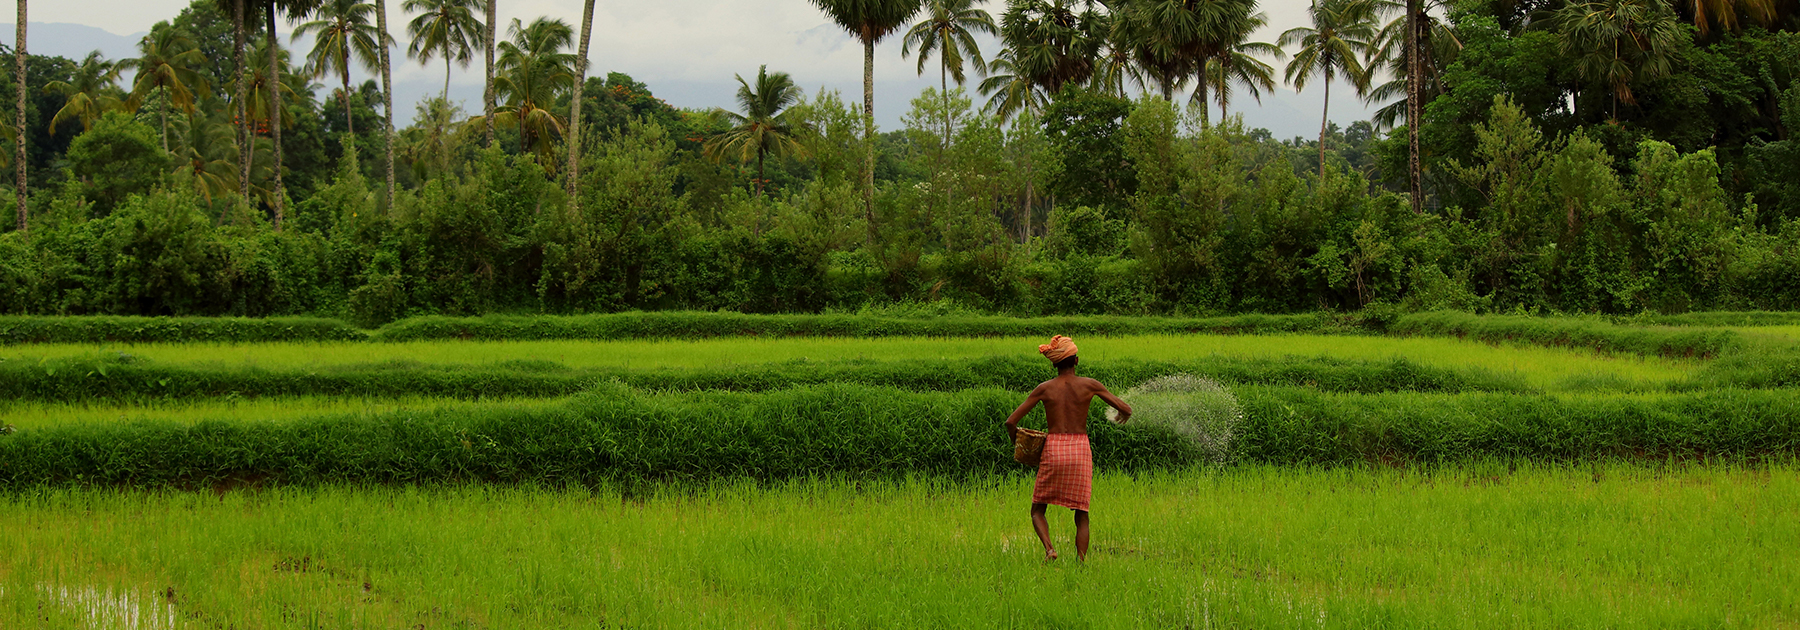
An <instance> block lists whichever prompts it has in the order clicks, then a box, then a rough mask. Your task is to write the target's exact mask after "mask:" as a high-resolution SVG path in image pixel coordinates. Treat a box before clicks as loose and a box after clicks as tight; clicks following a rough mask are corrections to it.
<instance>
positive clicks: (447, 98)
mask: <svg viewBox="0 0 1800 630" xmlns="http://www.w3.org/2000/svg"><path fill="white" fill-rule="evenodd" d="M438 98H442V99H444V102H445V103H446V104H447V103H449V102H450V55H449V53H445V54H444V93H443V94H440V95H439V96H438Z"/></svg>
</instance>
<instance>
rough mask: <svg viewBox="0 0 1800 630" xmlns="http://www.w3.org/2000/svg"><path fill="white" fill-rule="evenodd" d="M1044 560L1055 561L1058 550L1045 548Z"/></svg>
mask: <svg viewBox="0 0 1800 630" xmlns="http://www.w3.org/2000/svg"><path fill="white" fill-rule="evenodd" d="M1044 559H1045V560H1055V559H1056V550H1055V549H1051V548H1049V547H1045V548H1044Z"/></svg>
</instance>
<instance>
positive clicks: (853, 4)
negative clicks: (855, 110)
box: [812, 0, 920, 242]
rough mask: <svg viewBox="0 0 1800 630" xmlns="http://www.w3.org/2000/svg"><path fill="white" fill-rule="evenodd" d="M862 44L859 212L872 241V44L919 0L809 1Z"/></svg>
mask: <svg viewBox="0 0 1800 630" xmlns="http://www.w3.org/2000/svg"><path fill="white" fill-rule="evenodd" d="M812 3H813V5H815V6H817V7H819V10H821V11H824V12H825V14H826V15H828V16H830V17H831V20H832V21H833V22H836V23H837V25H838V26H839V27H842V28H843V29H844V30H846V31H849V32H850V35H851V36H852V37H855V38H856V39H857V40H859V41H861V42H862V45H863V144H864V149H865V151H866V154H865V155H866V157H865V158H864V160H863V214H864V215H865V218H866V219H867V220H868V224H869V240H870V241H871V242H873V241H874V240H875V44H876V42H879V41H881V40H883V39H886V38H887V36H889V35H892V34H894V31H898V30H900V27H902V26H905V25H906V21H907V20H910V19H912V16H913V15H914V14H917V13H918V12H919V3H920V0H812Z"/></svg>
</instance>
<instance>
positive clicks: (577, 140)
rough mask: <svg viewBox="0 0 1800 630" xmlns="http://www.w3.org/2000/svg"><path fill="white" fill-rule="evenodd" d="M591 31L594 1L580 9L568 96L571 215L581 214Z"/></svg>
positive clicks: (568, 177) (568, 180)
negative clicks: (578, 36) (572, 81)
mask: <svg viewBox="0 0 1800 630" xmlns="http://www.w3.org/2000/svg"><path fill="white" fill-rule="evenodd" d="M593 30H594V0H587V2H584V3H582V9H581V49H580V50H579V52H577V53H576V54H575V90H574V92H573V93H571V94H570V95H569V171H568V173H566V177H565V179H566V185H567V186H568V189H569V190H568V192H569V212H570V213H571V214H579V213H580V212H581V195H579V194H576V193H577V190H576V189H577V187H578V184H579V183H580V180H581V161H580V158H581V101H583V100H585V99H584V98H583V94H582V87H583V86H584V85H586V84H587V67H588V40H589V38H591V37H593Z"/></svg>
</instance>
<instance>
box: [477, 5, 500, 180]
mask: <svg viewBox="0 0 1800 630" xmlns="http://www.w3.org/2000/svg"><path fill="white" fill-rule="evenodd" d="M499 3H500V0H481V5H482V7H484V8H486V9H487V19H486V20H485V21H483V22H482V24H483V26H484V27H485V31H486V33H487V34H485V35H482V36H481V45H482V49H483V50H484V51H485V53H486V55H487V65H485V66H483V72H485V73H486V74H487V80H486V87H485V88H483V89H484V91H483V92H482V93H481V118H482V120H484V121H486V122H487V144H486V145H483V146H490V147H491V146H494V44H495V40H496V39H497V38H496V37H495V36H494V25H495V24H497V23H498V22H499V19H500V18H497V17H494V5H497V4H499Z"/></svg>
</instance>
